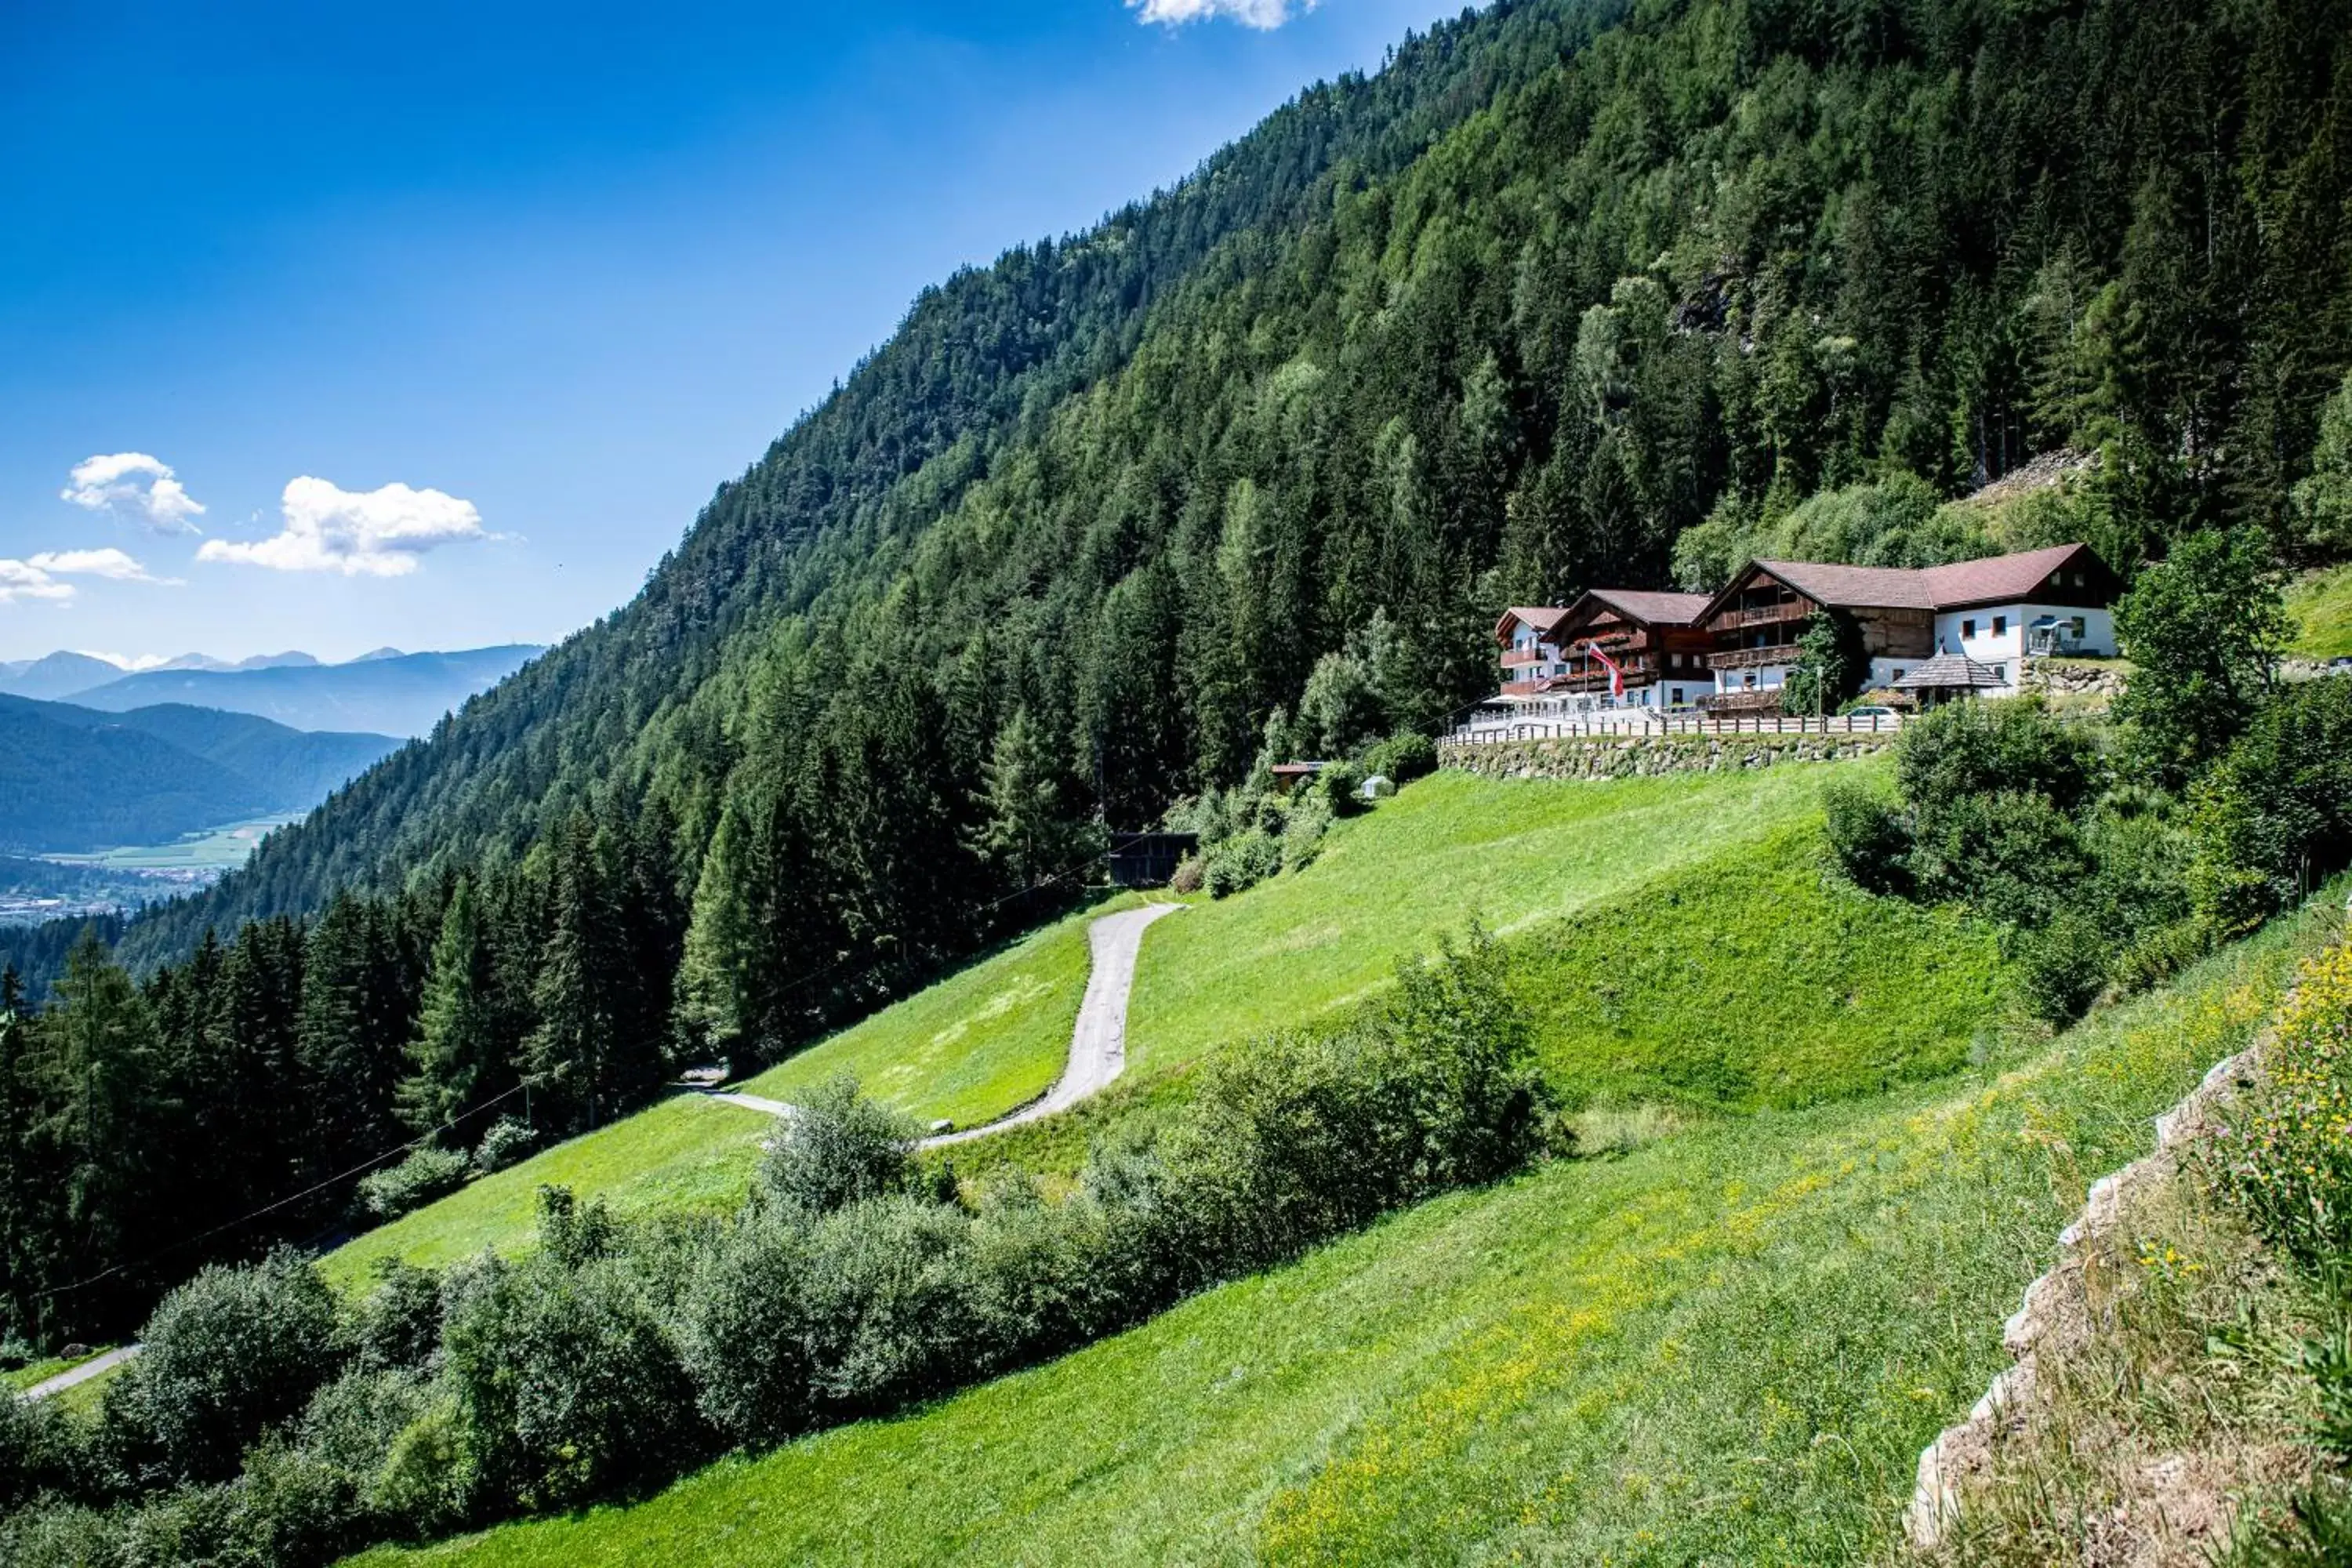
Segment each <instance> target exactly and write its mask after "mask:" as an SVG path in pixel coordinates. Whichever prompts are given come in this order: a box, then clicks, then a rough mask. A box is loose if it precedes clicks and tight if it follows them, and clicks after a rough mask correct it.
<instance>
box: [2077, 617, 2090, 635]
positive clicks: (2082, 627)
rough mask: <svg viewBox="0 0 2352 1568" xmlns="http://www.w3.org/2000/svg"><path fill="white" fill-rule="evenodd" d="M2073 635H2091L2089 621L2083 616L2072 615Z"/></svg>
mask: <svg viewBox="0 0 2352 1568" xmlns="http://www.w3.org/2000/svg"><path fill="white" fill-rule="evenodd" d="M2074 635H2075V636H2076V637H2089V636H2090V635H2091V623H2090V622H2089V620H2087V619H2086V618H2084V616H2075V617H2074Z"/></svg>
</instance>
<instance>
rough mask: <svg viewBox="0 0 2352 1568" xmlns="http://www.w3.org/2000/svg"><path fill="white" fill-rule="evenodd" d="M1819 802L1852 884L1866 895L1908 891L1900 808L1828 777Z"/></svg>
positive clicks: (1906, 834) (1907, 847)
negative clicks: (1824, 811) (1827, 784)
mask: <svg viewBox="0 0 2352 1568" xmlns="http://www.w3.org/2000/svg"><path fill="white" fill-rule="evenodd" d="M1822 805H1823V807H1824V808H1825V809H1826V811H1827V813H1828V829H1829V840H1830V849H1831V851H1832V853H1833V854H1834V855H1835V856H1836V857H1837V861H1838V866H1839V868H1841V869H1842V870H1843V871H1844V872H1845V874H1846V877H1847V879H1849V880H1850V881H1852V882H1853V885H1854V886H1855V887H1857V888H1860V889H1863V890H1864V892H1870V893H1890V894H1896V895H1900V894H1904V893H1907V892H1909V891H1910V889H1911V870H1910V867H1909V866H1908V865H1907V864H1906V857H1907V856H1908V855H1909V854H1910V851H1911V832H1910V829H1909V828H1908V827H1907V826H1905V824H1904V821H1903V814H1902V813H1901V812H1900V811H1898V810H1897V809H1895V806H1894V805H1891V804H1889V803H1888V802H1886V801H1885V800H1882V799H1880V798H1879V796H1878V795H1876V794H1875V793H1874V792H1873V791H1872V790H1869V789H1867V788H1865V787H1864V786H1863V785H1861V784H1855V783H1853V782H1852V781H1851V780H1847V779H1836V780H1833V781H1832V782H1831V784H1829V786H1828V787H1827V788H1825V789H1824V790H1822Z"/></svg>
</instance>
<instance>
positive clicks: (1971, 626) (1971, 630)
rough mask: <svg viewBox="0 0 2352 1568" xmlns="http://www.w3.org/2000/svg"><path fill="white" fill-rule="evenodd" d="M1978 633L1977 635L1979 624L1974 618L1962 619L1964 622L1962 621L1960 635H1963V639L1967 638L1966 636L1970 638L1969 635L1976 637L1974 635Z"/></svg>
mask: <svg viewBox="0 0 2352 1568" xmlns="http://www.w3.org/2000/svg"><path fill="white" fill-rule="evenodd" d="M1976 635H1977V624H1976V622H1975V621H1973V620H1966V621H1962V622H1961V623H1960V636H1961V637H1962V638H1963V639H1966V638H1968V637H1974V636H1976Z"/></svg>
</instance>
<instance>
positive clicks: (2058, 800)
mask: <svg viewBox="0 0 2352 1568" xmlns="http://www.w3.org/2000/svg"><path fill="white" fill-rule="evenodd" d="M2097 762H2098V759H2097V756H2096V753H2095V749H2094V747H2093V745H2092V742H2091V741H2090V739H2089V737H2088V736H2087V735H2085V734H2084V732H2083V731H2081V730H2080V729H2077V728H2075V727H2074V726H2071V725H2067V724H2063V723H2061V722H2059V721H2057V720H2056V719H2053V718H2052V717H2051V716H2050V713H2049V710H2047V709H2045V708H2043V707H2042V703H2041V701H2040V700H2039V699H2036V698H2031V697H2021V698H2017V699H2013V700H2007V701H1999V702H1948V703H1946V704H1944V705H1943V706H1942V707H1940V708H1935V709H1930V710H1928V711H1927V712H1926V713H1924V714H1922V715H1920V716H1919V718H1917V719H1916V720H1914V721H1912V722H1911V723H1909V724H1907V725H1906V726H1904V730H1903V734H1902V737H1901V739H1899V740H1898V741H1897V742H1895V779H1896V782H1897V783H1898V784H1900V785H1901V788H1902V791H1903V798H1904V799H1905V800H1906V801H1908V802H1909V803H1910V804H1911V805H1912V807H1913V809H1914V810H1916V811H1918V812H1921V813H1923V814H1925V813H1931V812H1933V811H1934V810H1935V809H1936V808H1937V807H1938V806H1939V805H1946V804H1949V803H1952V802H1956V801H1958V800H1960V799H1962V798H1965V797H1969V796H1974V795H1991V794H1994V793H1996V792H2000V791H2008V792H2011V793H2019V792H2030V793H2032V794H2035V795H2044V796H2046V797H2048V799H2049V801H2050V803H2051V804H2052V805H2054V806H2056V807H2057V808H2058V809H2059V810H2060V811H2061V812H2065V813H2069V814H2071V813H2073V812H2074V809H2075V808H2076V807H2078V806H2079V805H2082V804H2083V803H2084V800H2085V799H2086V798H2088V797H2089V795H2091V793H2092V789H2093V786H2094V784H2095V783H2096V777H2095V775H2096V769H2097ZM1922 826H1923V830H1924V826H1925V825H1924V823H1923V825H1922ZM1923 837H1924V831H1923Z"/></svg>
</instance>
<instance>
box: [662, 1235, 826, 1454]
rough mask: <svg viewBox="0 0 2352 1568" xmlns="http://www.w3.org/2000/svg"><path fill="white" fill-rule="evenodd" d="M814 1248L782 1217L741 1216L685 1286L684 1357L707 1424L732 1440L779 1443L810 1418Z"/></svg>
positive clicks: (681, 1343)
mask: <svg viewBox="0 0 2352 1568" xmlns="http://www.w3.org/2000/svg"><path fill="white" fill-rule="evenodd" d="M813 1245H814V1244H813V1243H812V1241H811V1239H810V1230H809V1227H808V1226H804V1225H800V1224H796V1223H793V1221H792V1220H790V1219H787V1218H785V1217H783V1216H781V1215H775V1214H772V1213H764V1212H754V1213H751V1214H746V1215H743V1216H741V1217H740V1219H739V1220H738V1221H737V1223H736V1225H735V1226H734V1227H733V1228H732V1229H731V1230H730V1232H729V1233H728V1235H727V1236H726V1237H725V1238H724V1239H723V1241H722V1243H721V1244H720V1245H719V1246H716V1247H711V1248H710V1249H709V1251H708V1252H706V1253H705V1254H704V1256H703V1258H702V1261H701V1266H700V1267H699V1268H698V1269H697V1270H696V1274H695V1278H694V1279H693V1281H692V1282H691V1284H690V1285H689V1286H688V1290H687V1293H686V1298H685V1302H684V1310H683V1313H682V1317H683V1323H682V1327H681V1329H680V1332H679V1334H678V1352H679V1356H680V1358H681V1360H682V1361H683V1363H684V1364H685V1366H686V1369H687V1373H688V1375H689V1376H691V1377H692V1378H693V1379H694V1385H695V1389H696V1395H695V1397H696V1401H697V1405H698V1408H699V1409H700V1410H701V1412H702V1415H703V1418H704V1419H705V1420H707V1421H709V1423H710V1424H711V1425H712V1426H715V1427H717V1428H718V1429H719V1431H720V1432H722V1433H724V1434H725V1435H726V1436H728V1437H729V1438H730V1440H732V1441H734V1442H736V1443H745V1444H767V1443H775V1442H780V1441H782V1439H784V1438H785V1437H788V1436H792V1435H793V1433H795V1432H798V1431H801V1430H802V1429H803V1428H804V1427H806V1426H808V1424H809V1421H810V1416H811V1412H810V1402H809V1358H808V1352H807V1349H806V1346H805V1344H804V1342H803V1338H802V1335H801V1331H800V1330H801V1285H802V1280H803V1277H804V1276H805V1275H806V1274H807V1272H808V1255H809V1251H810V1248H811V1247H812V1246H813Z"/></svg>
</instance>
